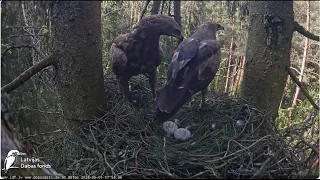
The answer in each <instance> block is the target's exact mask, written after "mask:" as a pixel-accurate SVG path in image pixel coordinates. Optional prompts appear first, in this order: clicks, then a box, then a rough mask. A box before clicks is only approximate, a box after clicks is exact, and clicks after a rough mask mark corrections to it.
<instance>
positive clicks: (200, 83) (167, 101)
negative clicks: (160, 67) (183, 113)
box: [153, 21, 224, 123]
mask: <svg viewBox="0 0 320 180" xmlns="http://www.w3.org/2000/svg"><path fill="white" fill-rule="evenodd" d="M218 30H224V27H223V26H221V25H220V24H218V23H215V22H211V21H208V22H205V23H203V24H201V25H200V26H199V27H198V29H197V30H196V32H195V33H194V34H193V35H192V36H190V37H189V38H188V39H185V40H183V41H182V42H181V44H180V45H179V46H178V48H177V49H176V51H175V53H174V55H173V58H172V61H171V63H170V65H169V69H168V72H167V83H166V84H165V86H164V87H163V88H162V89H161V91H160V94H159V96H158V97H157V99H156V101H155V103H154V105H153V108H154V111H155V112H156V117H155V121H156V122H158V123H159V122H164V121H166V120H168V119H169V118H171V117H172V116H173V115H174V114H175V113H176V112H177V111H178V110H179V109H180V108H181V107H182V106H183V105H184V104H185V103H186V102H187V101H188V100H189V99H190V98H191V96H192V95H193V94H195V93H197V92H199V91H201V92H202V100H201V106H203V105H204V104H205V96H206V92H207V87H208V85H209V84H210V83H211V81H212V80H213V78H214V76H215V74H216V73H217V71H218V68H219V65H220V61H221V50H220V42H219V41H217V40H216V32H217V31H218Z"/></svg>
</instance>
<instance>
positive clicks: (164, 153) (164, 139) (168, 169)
mask: <svg viewBox="0 0 320 180" xmlns="http://www.w3.org/2000/svg"><path fill="white" fill-rule="evenodd" d="M163 160H164V163H165V164H166V166H167V171H168V172H170V168H169V165H168V162H167V154H166V137H163Z"/></svg>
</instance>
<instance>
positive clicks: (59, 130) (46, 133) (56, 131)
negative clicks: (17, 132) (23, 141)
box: [27, 129, 67, 138]
mask: <svg viewBox="0 0 320 180" xmlns="http://www.w3.org/2000/svg"><path fill="white" fill-rule="evenodd" d="M59 132H67V131H65V130H61V129H58V130H55V131H52V132H45V133H39V134H32V135H29V136H27V138H30V137H34V136H39V135H48V134H53V133H59Z"/></svg>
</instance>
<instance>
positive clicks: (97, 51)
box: [1, 1, 105, 127]
mask: <svg viewBox="0 0 320 180" xmlns="http://www.w3.org/2000/svg"><path fill="white" fill-rule="evenodd" d="M51 20H52V26H51V27H52V29H51V31H52V46H53V53H52V54H51V55H49V56H47V57H45V58H44V59H43V60H42V61H40V62H38V63H37V64H35V65H33V66H32V67H30V68H29V69H28V70H26V71H24V72H23V73H22V74H20V75H19V76H18V77H17V78H15V79H14V80H13V81H12V82H10V83H8V84H7V85H5V86H3V87H2V88H1V91H2V92H7V93H10V92H12V91H13V90H14V89H16V88H17V87H19V86H20V85H22V84H23V83H25V82H26V81H27V80H28V79H30V78H31V77H32V76H33V75H35V74H36V73H37V72H39V71H41V70H42V69H43V68H45V67H48V66H50V65H54V66H55V67H56V68H55V71H56V76H57V78H56V79H57V82H58V91H59V94H60V104H61V107H62V110H63V112H64V114H63V116H64V118H65V119H67V120H69V121H68V123H69V122H70V123H69V125H70V126H71V127H72V126H73V125H74V123H73V122H74V121H71V120H76V119H88V118H91V117H92V116H97V115H99V107H101V106H102V105H103V104H104V101H105V94H104V87H103V85H104V84H103V82H104V81H103V69H102V52H101V45H102V43H101V41H102V40H101V2H95V1H94V2H85V1H79V2H72V3H71V2H67V1H66V2H65V1H64V2H62V1H61V2H53V4H52V18H51ZM2 57H3V55H2Z"/></svg>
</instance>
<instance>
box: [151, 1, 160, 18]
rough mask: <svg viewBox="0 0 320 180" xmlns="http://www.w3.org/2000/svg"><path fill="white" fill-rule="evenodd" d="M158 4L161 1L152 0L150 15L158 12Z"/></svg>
mask: <svg viewBox="0 0 320 180" xmlns="http://www.w3.org/2000/svg"><path fill="white" fill-rule="evenodd" d="M160 4H161V1H157V0H153V5H152V10H151V15H152V14H158V13H159V10H160Z"/></svg>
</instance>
